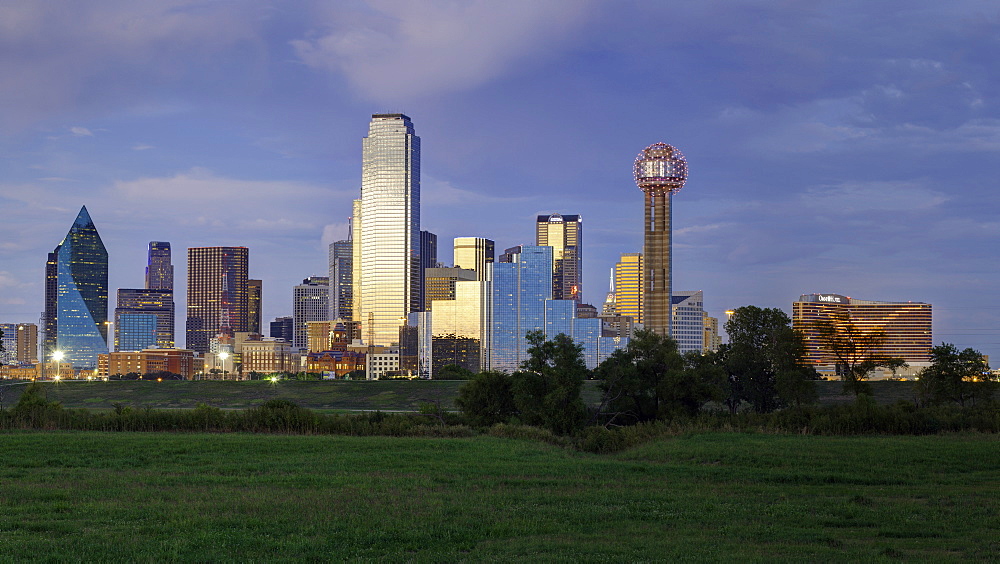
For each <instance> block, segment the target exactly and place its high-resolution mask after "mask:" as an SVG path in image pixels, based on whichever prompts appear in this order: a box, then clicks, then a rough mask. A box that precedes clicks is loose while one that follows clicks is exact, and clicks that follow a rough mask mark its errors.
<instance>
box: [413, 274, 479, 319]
mask: <svg viewBox="0 0 1000 564" xmlns="http://www.w3.org/2000/svg"><path fill="white" fill-rule="evenodd" d="M476 279H477V275H476V273H475V272H473V271H471V270H466V269H464V268H428V269H426V270H424V299H425V300H426V301H425V302H424V307H423V310H422V311H431V309H432V308H433V302H434V301H438V300H454V299H455V283H456V282H458V281H460V280H476Z"/></svg>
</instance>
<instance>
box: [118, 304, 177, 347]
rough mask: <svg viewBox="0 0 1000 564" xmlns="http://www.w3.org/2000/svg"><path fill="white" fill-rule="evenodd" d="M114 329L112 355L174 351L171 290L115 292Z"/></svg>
mask: <svg viewBox="0 0 1000 564" xmlns="http://www.w3.org/2000/svg"><path fill="white" fill-rule="evenodd" d="M114 327H115V341H114V350H115V352H121V351H132V352H134V351H141V350H145V349H154V348H162V349H172V348H174V291H173V290H169V289H146V288H121V289H119V290H118V301H117V307H115V324H114Z"/></svg>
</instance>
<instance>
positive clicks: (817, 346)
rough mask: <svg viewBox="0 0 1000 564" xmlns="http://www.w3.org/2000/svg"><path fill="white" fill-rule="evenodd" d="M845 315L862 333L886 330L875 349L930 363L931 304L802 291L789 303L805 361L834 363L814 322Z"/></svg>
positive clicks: (883, 352) (911, 360)
mask: <svg viewBox="0 0 1000 564" xmlns="http://www.w3.org/2000/svg"><path fill="white" fill-rule="evenodd" d="M845 315H846V316H847V319H849V320H850V322H851V323H853V324H854V326H855V327H856V328H857V329H859V330H861V331H862V332H865V331H873V330H884V331H885V334H886V342H885V348H884V349H882V350H879V351H876V352H879V353H882V354H886V355H889V356H893V357H898V358H902V359H903V360H904V361H906V362H907V363H910V364H913V363H926V362H930V352H931V347H932V346H933V340H932V335H931V304H927V303H922V302H879V301H873V300H859V299H856V298H851V297H848V296H842V295H840V294H803V295H801V296H800V297H799V299H798V300H797V301H795V302H793V303H792V327H793V328H795V329H797V330H799V331H801V332H802V334H803V336H804V338H805V346H806V356H805V358H806V360H808V361H809V362H811V363H813V364H816V365H833V364H836V358H835V357H834V355H833V354H831V353H830V352H829V351H827V350H826V349H825V348H824V347H823V346H822V343H821V340H820V335H819V330H818V329H817V327H816V323H817V322H819V321H833V322H837V321H838V320H841V319H844V316H845Z"/></svg>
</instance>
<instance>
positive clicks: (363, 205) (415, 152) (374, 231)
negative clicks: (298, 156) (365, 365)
mask: <svg viewBox="0 0 1000 564" xmlns="http://www.w3.org/2000/svg"><path fill="white" fill-rule="evenodd" d="M354 210H355V213H354V220H353V221H354V244H355V247H354V272H355V284H354V312H353V314H354V319H355V320H356V321H360V322H361V323H362V325H363V326H364V330H363V332H364V335H365V339H366V340H368V341H372V342H369V343H368V344H369V345H373V344H391V343H393V342H396V341H398V340H399V327H400V325H401V322H400V320H401V319H402V320H404V321H403V323H405V319H406V316H407V315H408V314H409V313H410V312H413V311H419V310H420V308H421V306H422V304H421V302H420V300H421V296H422V293H421V283H422V279H421V276H420V274H421V272H420V270H421V261H420V138H419V137H417V136H416V134H415V133H414V129H413V123H412V122H411V121H410V118H409V117H407V116H405V115H403V114H375V115H373V116H372V119H371V122H370V123H369V127H368V136H367V137H365V138H364V140H363V143H362V171H361V198H360V200H357V201H356V204H355V206H354Z"/></svg>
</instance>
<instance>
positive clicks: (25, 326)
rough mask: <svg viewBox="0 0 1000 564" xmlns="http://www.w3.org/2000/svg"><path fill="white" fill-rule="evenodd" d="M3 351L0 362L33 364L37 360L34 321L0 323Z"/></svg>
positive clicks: (0, 340)
mask: <svg viewBox="0 0 1000 564" xmlns="http://www.w3.org/2000/svg"><path fill="white" fill-rule="evenodd" d="M0 331H2V332H3V337H2V339H0V342H2V344H3V351H2V352H0V364H35V363H37V362H38V326H37V325H35V324H34V323H0Z"/></svg>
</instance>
